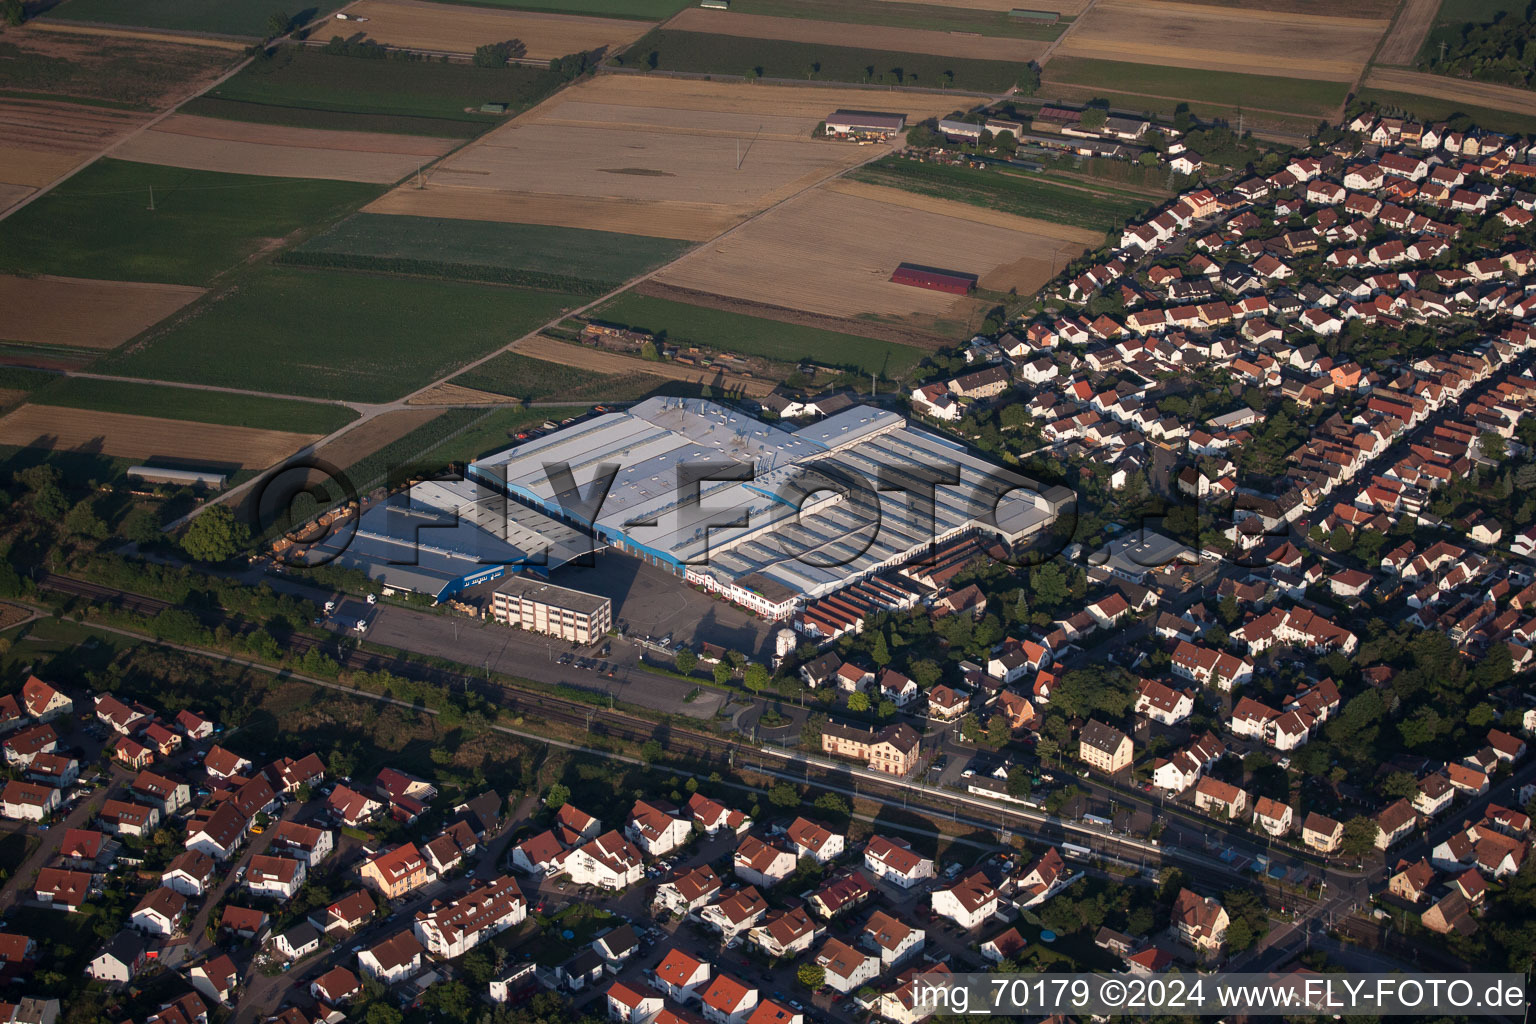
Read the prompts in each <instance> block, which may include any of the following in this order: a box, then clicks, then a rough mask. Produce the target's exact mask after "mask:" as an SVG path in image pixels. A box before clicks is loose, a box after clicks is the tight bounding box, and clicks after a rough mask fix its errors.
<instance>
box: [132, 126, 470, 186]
mask: <svg viewBox="0 0 1536 1024" xmlns="http://www.w3.org/2000/svg"><path fill="white" fill-rule="evenodd" d="M455 145H458V143H457V142H456V141H454V140H452V139H434V138H430V137H427V136H421V135H384V134H379V133H376V132H347V131H325V130H321V129H315V128H291V127H286V126H280V125H261V124H251V123H248V122H244V121H227V120H223V119H221V118H213V117H197V116H195V115H188V114H177V115H173V116H172V117H168V118H166V119H165V120H164V121H162V122H161V123H160V124H157V125H156V126H155V127H154V128H152V129H150V130H149V131H146V132H141V133H140V134H138V135H137V136H135V137H134V138H132V139H129V140H128V141H127V142H126V143H125V144H123V145H122V146H121V147H119V148H118V150H117V151H116V153H115V154H114V155H115V156H117V157H119V158H121V159H124V160H138V161H142V162H144V163H153V164H164V165H166V166H169V167H187V168H192V169H194V170H200V171H226V172H235V173H240V174H257V175H267V176H271V177H278V178H324V179H328V180H332V181H358V182H372V183H374V184H379V185H389V184H393V183H394V182H397V181H399V180H400V179H401V178H404V177H405V176H406V175H408V174H411V173H412V172H414V171H415V170H416V169H417V168H418V167H420V166H421V165H422V164H423V163H426V162H429V161H431V160H434V159H436V158H438V157H440V156H442V155H443V154H444V153H446V152H448V151H449V150H450V149H452V148H453V147H454V146H455Z"/></svg>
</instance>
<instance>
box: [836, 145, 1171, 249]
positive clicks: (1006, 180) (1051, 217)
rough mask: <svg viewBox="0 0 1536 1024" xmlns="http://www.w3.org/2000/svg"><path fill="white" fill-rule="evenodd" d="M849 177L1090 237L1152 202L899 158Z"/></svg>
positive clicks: (1101, 189) (1098, 188)
mask: <svg viewBox="0 0 1536 1024" xmlns="http://www.w3.org/2000/svg"><path fill="white" fill-rule="evenodd" d="M850 177H852V178H853V179H854V180H856V181H864V182H868V183H870V184H872V185H884V186H886V187H888V188H900V189H905V190H907V191H909V192H916V193H919V194H921V195H926V196H933V197H935V198H938V199H955V200H959V201H960V202H963V203H969V204H971V205H972V206H982V207H986V208H987V209H989V210H1000V211H1002V212H1004V213H1012V214H1016V215H1018V216H1020V217H1034V218H1037V219H1039V220H1048V221H1053V222H1055V223H1058V224H1070V225H1072V226H1073V227H1079V228H1087V229H1089V230H1091V231H1111V230H1113V229H1115V228H1118V227H1120V226H1121V225H1122V224H1124V223H1125V222H1126V221H1127V220H1129V219H1131V218H1133V217H1136V216H1139V215H1140V214H1142V213H1144V212H1146V210H1148V209H1149V208H1150V207H1151V206H1152V205H1153V204H1154V203H1156V202H1157V200H1156V199H1154V198H1150V197H1147V196H1142V195H1137V194H1135V193H1131V192H1127V191H1124V190H1121V189H1118V188H1115V187H1114V186H1105V185H1100V184H1098V183H1092V185H1091V187H1093V188H1094V189H1095V191H1093V192H1087V191H1083V190H1082V189H1076V188H1069V187H1067V186H1065V185H1062V184H1058V183H1056V182H1054V181H1049V180H1046V179H1045V178H1042V177H1040V176H1039V175H1035V174H1031V173H1030V172H1028V171H1023V170H1019V171H1015V170H980V169H977V168H973V167H954V166H949V165H945V164H930V163H918V162H917V161H916V160H906V159H902V158H899V157H886V158H885V159H883V160H881V161H879V162H877V163H874V164H870V165H867V166H865V167H861V168H859V169H858V170H856V171H854V172H853V173H852V174H851V175H850Z"/></svg>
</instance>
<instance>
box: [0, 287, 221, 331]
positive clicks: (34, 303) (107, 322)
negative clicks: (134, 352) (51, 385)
mask: <svg viewBox="0 0 1536 1024" xmlns="http://www.w3.org/2000/svg"><path fill="white" fill-rule="evenodd" d="M202 294H203V289H201V288H193V287H189V286H186V285H175V284H141V283H139V282H136V281H90V280H83V279H81V278H76V277H48V276H42V277H14V276H10V275H0V309H4V310H5V311H6V314H5V319H4V323H0V340H3V341H13V342H21V343H22V344H29V345H65V346H70V347H75V348H97V349H100V348H115V347H117V346H118V345H121V344H122V343H123V342H125V341H127V340H128V339H129V338H132V337H133V336H134V335H136V334H139V333H140V332H142V331H144V330H146V329H148V328H149V327H152V326H153V325H155V324H157V323H159V322H160V321H161V320H164V319H165V318H166V317H168V316H170V315H171V314H172V313H174V312H176V311H177V310H178V309H180V308H181V307H183V306H185V305H186V304H187V303H189V302H191V301H192V300H193V299H195V298H197V297H198V296H200V295H202Z"/></svg>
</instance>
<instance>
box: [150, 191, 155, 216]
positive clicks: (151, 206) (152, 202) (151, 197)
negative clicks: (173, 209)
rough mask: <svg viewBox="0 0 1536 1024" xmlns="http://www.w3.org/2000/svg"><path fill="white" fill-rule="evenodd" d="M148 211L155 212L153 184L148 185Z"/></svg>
mask: <svg viewBox="0 0 1536 1024" xmlns="http://www.w3.org/2000/svg"><path fill="white" fill-rule="evenodd" d="M149 212H150V213H154V212H155V186H153V185H151V186H149Z"/></svg>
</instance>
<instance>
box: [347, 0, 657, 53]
mask: <svg viewBox="0 0 1536 1024" xmlns="http://www.w3.org/2000/svg"><path fill="white" fill-rule="evenodd" d="M347 14H348V15H349V16H350V17H365V18H367V19H368V20H367V21H366V22H364V23H363V24H362V25H361V26H359V31H361V32H363V33H365V34H366V35H367V37H368V38H369V39H371V40H373V41H374V42H376V43H382V44H383V45H385V46H394V47H401V48H404V49H411V50H429V51H432V52H434V53H474V52H475V48H476V47H477V46H484V45H486V44H487V43H499V42H501V41H503V40H506V39H519V40H521V41H522V43H523V45H524V46H526V47H527V48H528V52H527V54H526V55H527V56H528V57H529V58H532V59H534V60H553V59H555V58H556V57H563V56H565V55H566V54H569V53H584V52H590V51H592V50H603V51H607V50H611V49H613V48H614V47H616V46H620V45H623V44H624V43H628V42H631V41H633V40H635V39H637V38H639V37H640V36H641V35H642V34H644V33H645V31H646V29H648V28H649V27H650V26H649V25H648V24H647V23H645V22H641V21H632V20H627V19H620V18H584V17H579V16H575V15H570V14H549V13H545V12H541V11H514V10H509V9H506V8H495V7H468V6H447V5H444V4H441V3H429V2H427V0H357V2H356V3H354V4H352V5H351V6H350V7H348V8H347ZM334 27H338V28H339V27H342V26H341V25H340V23H338V24H337V25H336V26H334Z"/></svg>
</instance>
